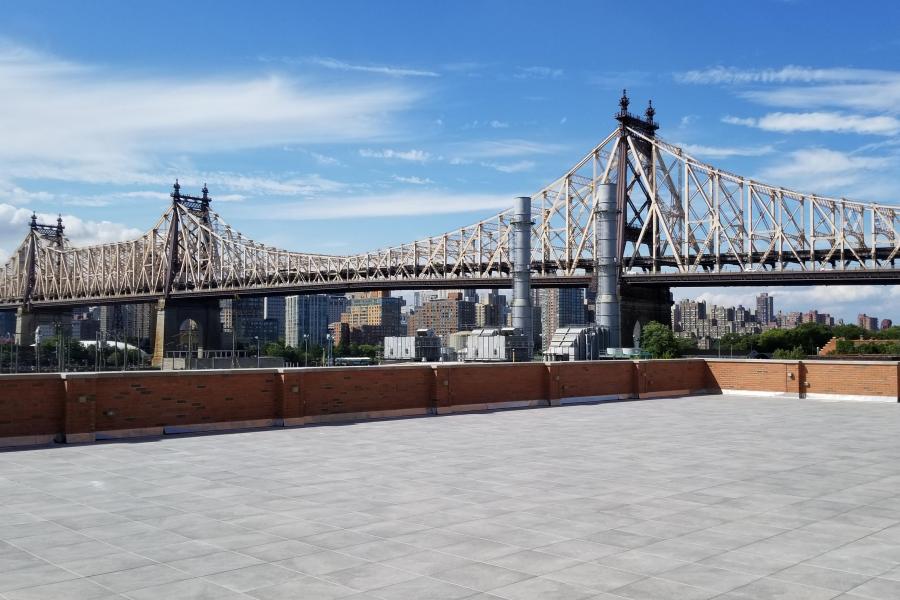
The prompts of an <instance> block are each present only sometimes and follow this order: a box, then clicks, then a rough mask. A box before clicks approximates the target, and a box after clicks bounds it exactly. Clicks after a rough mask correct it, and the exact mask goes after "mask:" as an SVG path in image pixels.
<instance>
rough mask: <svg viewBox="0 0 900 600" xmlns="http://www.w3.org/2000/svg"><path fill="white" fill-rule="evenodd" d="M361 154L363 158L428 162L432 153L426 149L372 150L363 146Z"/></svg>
mask: <svg viewBox="0 0 900 600" xmlns="http://www.w3.org/2000/svg"><path fill="white" fill-rule="evenodd" d="M359 155H360V156H362V157H363V158H388V159H396V160H408V161H411V162H420V163H424V162H428V161H429V160H431V158H432V155H431V153H430V152H426V151H424V150H415V149H413V150H391V149H390V148H385V149H383V150H372V149H370V148H361V149H360V151H359Z"/></svg>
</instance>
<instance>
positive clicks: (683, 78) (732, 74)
mask: <svg viewBox="0 0 900 600" xmlns="http://www.w3.org/2000/svg"><path fill="white" fill-rule="evenodd" d="M898 76H900V74H898V73H897V72H895V71H883V70H877V69H851V68H830V69H814V68H811V67H800V66H795V65H788V66H785V67H781V68H779V69H741V68H737V67H721V66H720V67H711V68H708V69H698V70H692V71H685V72H682V73H676V74H675V80H676V81H678V82H680V83H695V84H740V85H744V84H749V83H838V82H840V83H852V82H869V83H875V82H881V81H885V80H887V79H896V78H897V77H898Z"/></svg>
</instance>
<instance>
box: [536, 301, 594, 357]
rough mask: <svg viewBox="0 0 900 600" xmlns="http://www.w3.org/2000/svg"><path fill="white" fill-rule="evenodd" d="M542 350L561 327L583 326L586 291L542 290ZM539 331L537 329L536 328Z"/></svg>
mask: <svg viewBox="0 0 900 600" xmlns="http://www.w3.org/2000/svg"><path fill="white" fill-rule="evenodd" d="M539 298H540V307H541V321H540V322H541V350H546V348H547V346H548V345H549V344H550V338H551V337H553V334H554V333H556V330H557V329H559V328H560V327H565V326H567V325H583V324H584V320H585V312H584V290H583V289H581V288H548V289H544V290H541V294H540V296H539ZM535 329H537V328H535Z"/></svg>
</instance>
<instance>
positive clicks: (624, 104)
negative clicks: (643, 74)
mask: <svg viewBox="0 0 900 600" xmlns="http://www.w3.org/2000/svg"><path fill="white" fill-rule="evenodd" d="M630 103H631V101H630V100H629V99H628V90H626V89H625V88H622V97H621V98H619V109H620V110H619V114H620V115H622V116H625V115H626V114H628V105H629V104H630Z"/></svg>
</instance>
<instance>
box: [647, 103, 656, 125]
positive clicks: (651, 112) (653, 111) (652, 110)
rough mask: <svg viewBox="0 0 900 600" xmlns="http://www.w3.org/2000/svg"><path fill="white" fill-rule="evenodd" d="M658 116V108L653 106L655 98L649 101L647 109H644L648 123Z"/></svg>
mask: <svg viewBox="0 0 900 600" xmlns="http://www.w3.org/2000/svg"><path fill="white" fill-rule="evenodd" d="M655 116H656V109H655V108H653V100H649V101H648V102H647V110H646V111H644V117H645V118H646V119H647V122H648V123H653V117H655Z"/></svg>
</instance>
